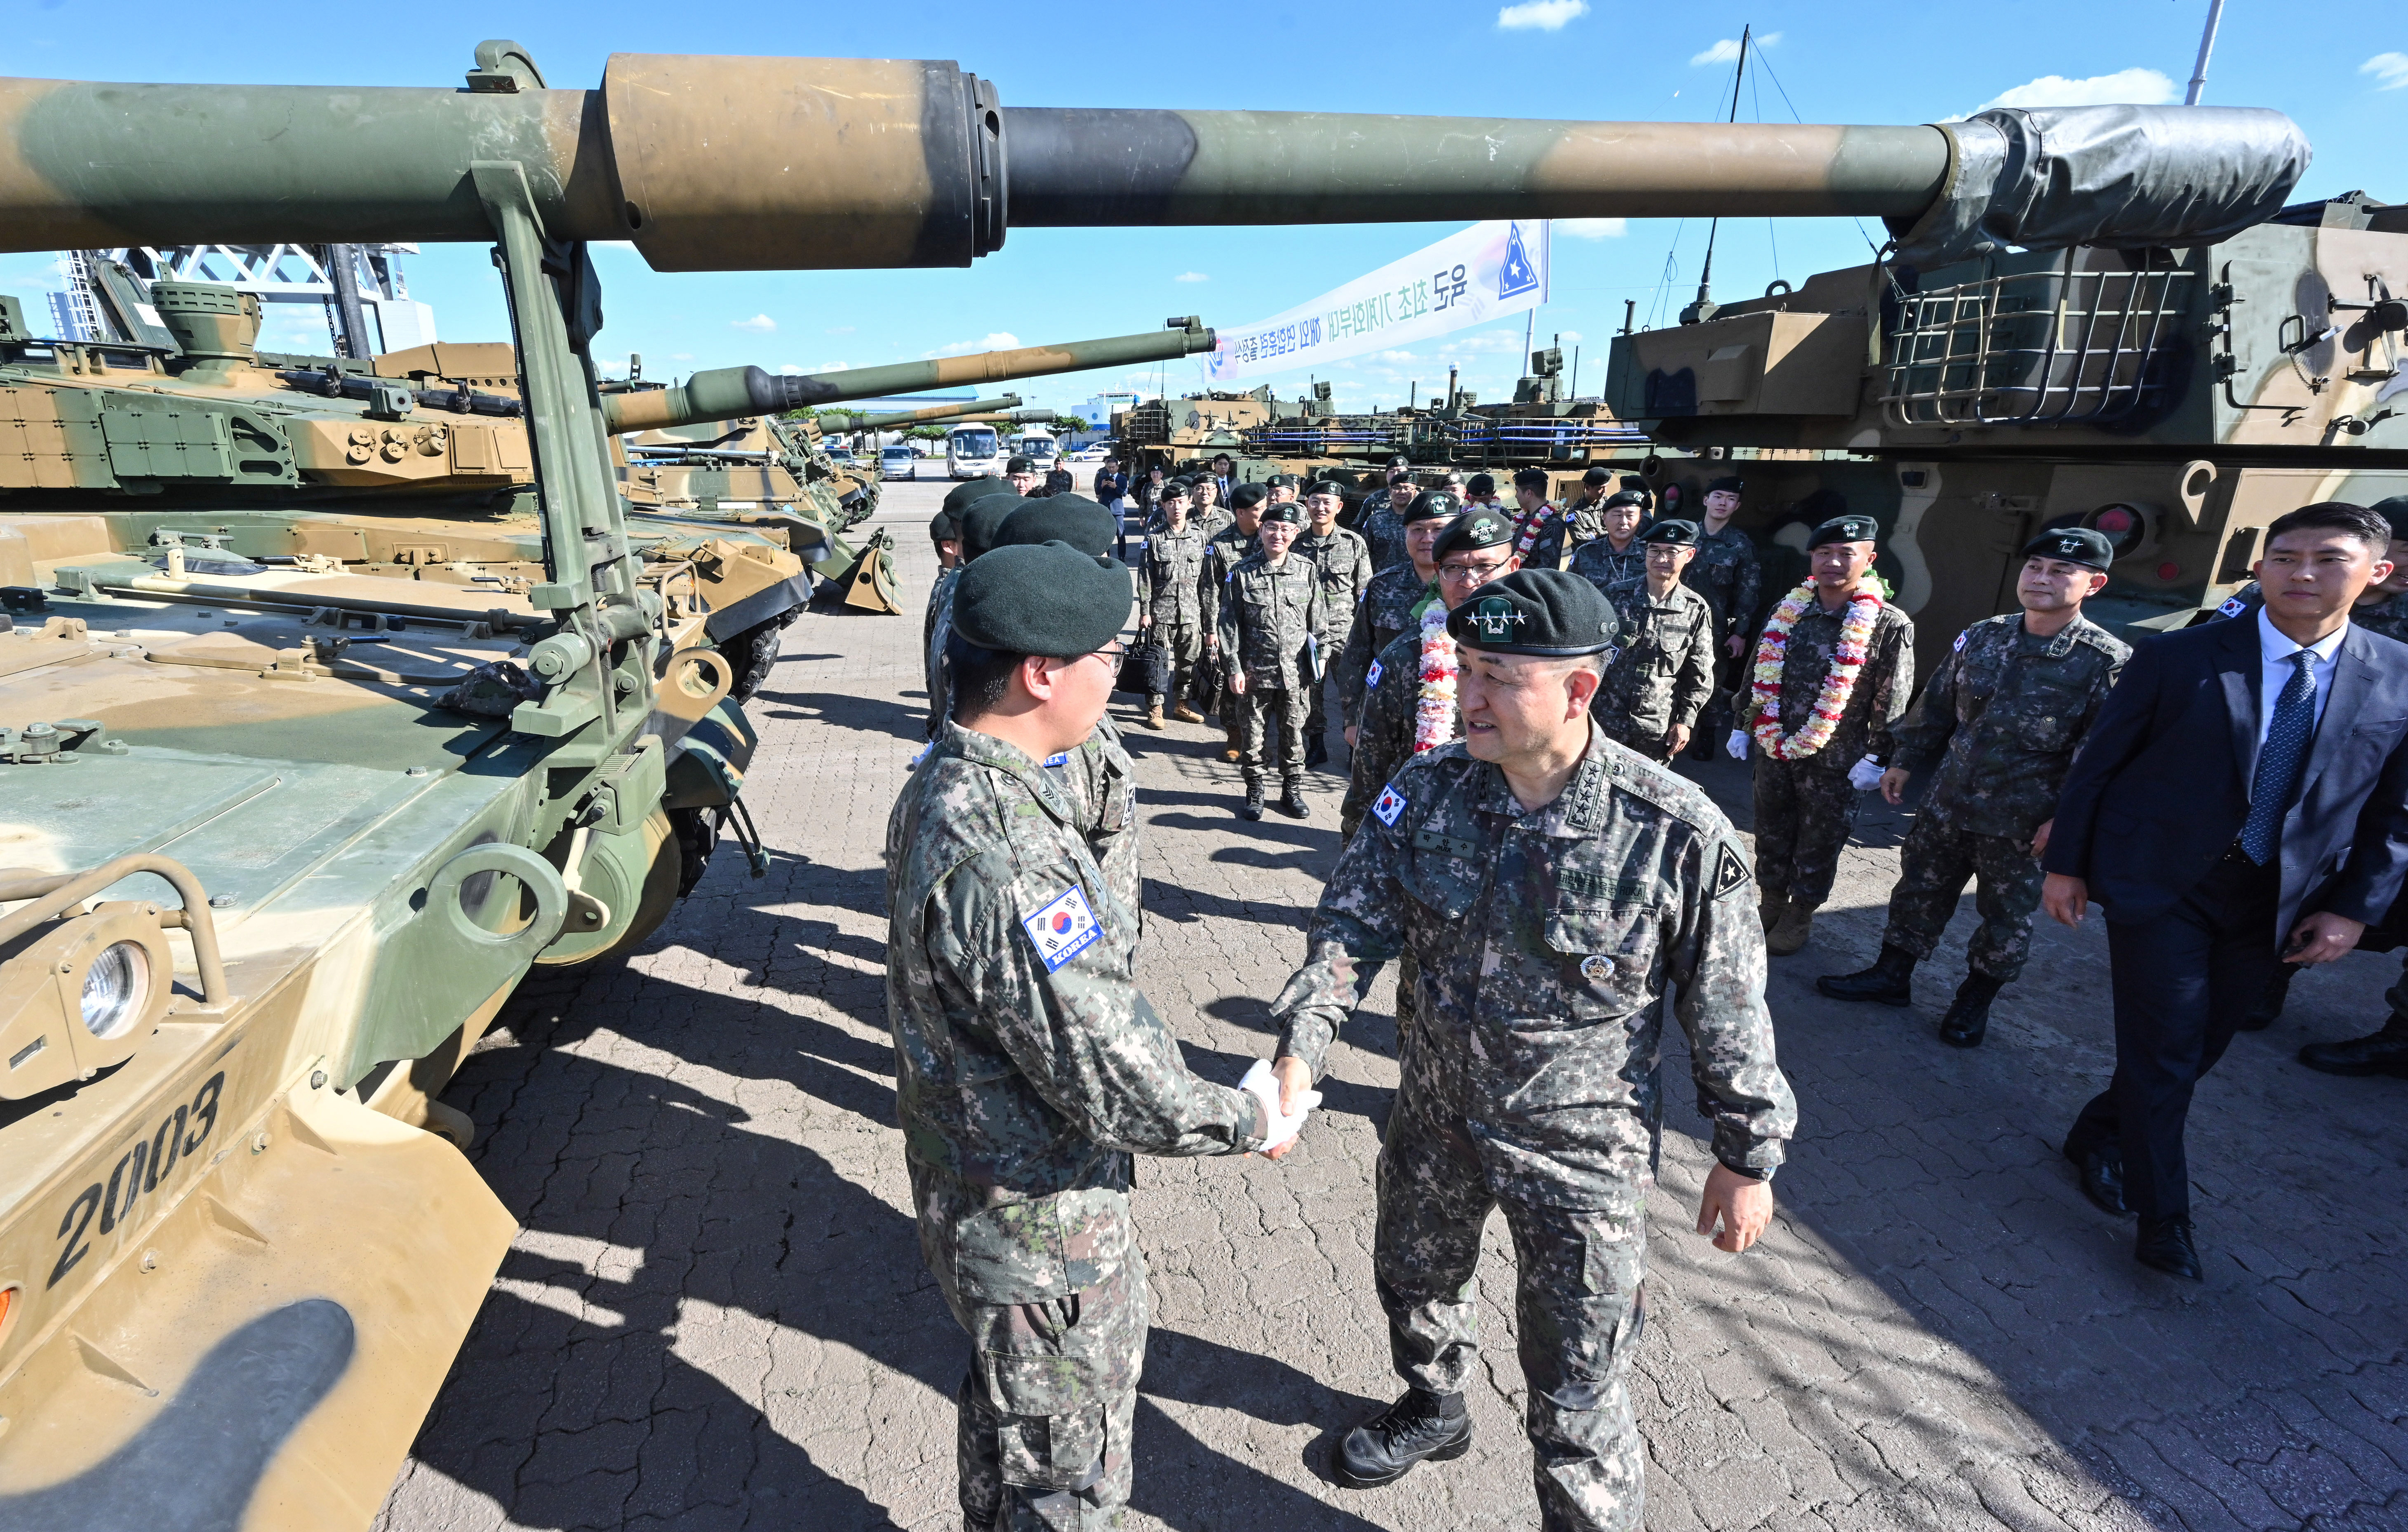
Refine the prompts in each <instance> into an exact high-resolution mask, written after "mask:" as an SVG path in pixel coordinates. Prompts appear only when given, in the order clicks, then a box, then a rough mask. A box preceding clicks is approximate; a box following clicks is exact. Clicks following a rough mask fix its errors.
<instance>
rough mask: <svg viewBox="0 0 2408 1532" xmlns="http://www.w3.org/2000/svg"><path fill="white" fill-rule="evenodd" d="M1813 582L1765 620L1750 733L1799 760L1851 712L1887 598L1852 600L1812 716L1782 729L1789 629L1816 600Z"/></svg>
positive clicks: (1865, 595) (1781, 755)
mask: <svg viewBox="0 0 2408 1532" xmlns="http://www.w3.org/2000/svg"><path fill="white" fill-rule="evenodd" d="M1814 599H1815V597H1814V586H1813V582H1812V581H1809V582H1808V583H1806V584H1803V585H1800V586H1799V587H1798V588H1797V589H1796V590H1794V591H1792V592H1790V593H1789V594H1788V595H1786V596H1785V597H1783V598H1782V602H1781V605H1780V606H1778V607H1775V608H1774V609H1772V615H1771V617H1770V618H1769V619H1767V620H1766V622H1765V624H1764V637H1762V638H1761V639H1759V640H1757V642H1756V672H1755V686H1754V689H1753V690H1754V696H1755V702H1756V721H1755V723H1754V724H1753V725H1751V729H1750V732H1751V733H1753V734H1754V735H1755V736H1756V743H1757V744H1758V745H1760V746H1762V747H1763V749H1764V753H1766V754H1767V755H1770V756H1771V757H1772V758H1773V759H1774V760H1776V761H1799V760H1803V759H1805V758H1806V757H1807V756H1809V755H1812V754H1813V753H1814V752H1817V751H1819V750H1821V749H1822V748H1823V747H1824V746H1825V745H1828V744H1829V743H1830V742H1831V735H1832V733H1833V732H1834V731H1835V730H1837V729H1838V728H1839V726H1840V716H1841V715H1842V713H1845V712H1846V711H1847V710H1848V698H1849V697H1850V696H1851V695H1853V694H1855V692H1856V676H1857V674H1858V673H1859V672H1860V671H1862V670H1863V669H1864V667H1865V654H1866V650H1865V641H1866V640H1867V639H1868V638H1870V637H1872V631H1873V623H1874V621H1875V620H1876V619H1878V618H1879V617H1880V616H1881V607H1882V601H1881V597H1880V596H1878V595H1875V594H1873V593H1872V592H1871V591H1859V592H1857V593H1856V594H1854V595H1852V596H1850V597H1849V598H1848V615H1847V617H1846V618H1845V619H1844V620H1843V621H1842V623H1840V642H1839V647H1838V649H1837V650H1836V651H1834V652H1833V653H1832V656H1831V668H1830V670H1829V671H1828V673H1826V674H1825V675H1824V677H1823V686H1822V690H1821V691H1819V692H1818V693H1816V694H1815V696H1814V709H1813V712H1811V713H1810V714H1808V715H1807V719H1806V723H1805V726H1804V727H1802V728H1800V729H1799V731H1798V732H1797V733H1796V734H1791V735H1784V734H1783V733H1782V732H1781V670H1782V666H1783V663H1784V662H1785V659H1786V658H1787V656H1788V653H1789V630H1790V629H1791V628H1793V627H1796V626H1797V625H1798V619H1799V618H1800V617H1802V616H1804V615H1805V614H1806V609H1807V608H1808V606H1810V605H1812V604H1813V601H1814Z"/></svg>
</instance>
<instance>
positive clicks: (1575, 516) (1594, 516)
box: [1564, 494, 1607, 544]
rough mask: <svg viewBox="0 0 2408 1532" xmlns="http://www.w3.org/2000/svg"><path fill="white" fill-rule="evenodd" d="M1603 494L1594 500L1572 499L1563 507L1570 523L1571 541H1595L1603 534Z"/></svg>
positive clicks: (1583, 542) (1604, 497)
mask: <svg viewBox="0 0 2408 1532" xmlns="http://www.w3.org/2000/svg"><path fill="white" fill-rule="evenodd" d="M1606 498H1607V497H1606V496H1605V495H1602V494H1600V495H1598V497H1597V498H1596V499H1594V500H1574V501H1573V502H1571V504H1570V505H1568V506H1566V507H1564V515H1565V517H1566V518H1567V519H1569V520H1570V522H1571V523H1572V541H1573V542H1575V543H1580V544H1587V543H1592V542H1595V541H1596V540H1597V539H1598V538H1599V537H1604V536H1605V502H1606Z"/></svg>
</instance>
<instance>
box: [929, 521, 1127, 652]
mask: <svg viewBox="0 0 2408 1532" xmlns="http://www.w3.org/2000/svg"><path fill="white" fill-rule="evenodd" d="M1134 599H1135V596H1134V595H1133V594H1132V590H1131V587H1130V584H1129V574H1128V566H1126V565H1125V564H1122V563H1120V562H1118V561H1117V560H1114V559H1109V558H1102V557H1099V556H1096V555H1093V554H1088V553H1082V552H1081V551H1078V550H1077V549H1075V548H1073V547H1071V546H1070V545H1069V544H1068V543H1065V542H1049V543H1034V544H1031V543H1021V544H1018V545H1015V546H1013V547H1011V548H998V549H996V551H994V552H992V553H989V554H987V555H985V556H984V557H982V558H980V559H977V560H974V561H973V562H972V563H971V565H970V566H969V567H968V568H967V569H965V570H963V571H962V578H961V582H960V583H959V584H957V585H955V586H954V587H953V631H954V632H956V633H958V634H960V635H961V636H962V639H963V641H964V642H966V643H971V644H976V645H977V646H978V647H979V648H981V649H984V650H988V651H993V652H995V653H997V654H1041V655H1043V656H1044V657H1046V658H1047V659H1053V660H1069V659H1076V658H1078V657H1079V656H1080V655H1082V654H1092V653H1094V652H1095V651H1097V650H1099V649H1101V648H1103V647H1104V645H1106V644H1108V643H1110V642H1111V638H1112V635H1114V634H1116V633H1118V632H1119V631H1120V630H1121V627H1122V624H1124V623H1126V622H1127V621H1128V614H1129V604H1130V603H1131V602H1132V601H1133V600H1134Z"/></svg>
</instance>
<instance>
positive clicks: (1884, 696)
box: [1691, 564, 1914, 771]
mask: <svg viewBox="0 0 2408 1532" xmlns="http://www.w3.org/2000/svg"><path fill="white" fill-rule="evenodd" d="M1691 567H1692V568H1694V567H1696V566H1695V565H1694V564H1693V565H1692V566H1691ZM1846 612H1847V609H1846V608H1845V607H1842V609H1840V610H1839V611H1836V612H1829V611H1825V610H1824V609H1823V604H1822V603H1821V602H1820V601H1816V600H1813V599H1811V598H1810V599H1809V600H1808V602H1807V605H1806V611H1805V614H1804V615H1803V616H1801V617H1799V619H1798V623H1797V625H1796V626H1794V627H1792V628H1791V629H1790V630H1789V651H1788V657H1787V661H1786V663H1785V664H1784V665H1783V666H1782V667H1781V730H1782V732H1783V733H1784V734H1795V733H1796V732H1797V731H1798V730H1799V729H1802V728H1804V727H1805V726H1806V719H1807V716H1808V715H1809V714H1811V713H1812V712H1813V710H1814V699H1815V697H1816V696H1818V695H1820V694H1821V693H1822V690H1823V678H1824V677H1825V676H1827V675H1828V674H1829V673H1830V670H1831V659H1832V656H1833V655H1834V654H1835V653H1837V652H1838V651H1839V647H1840V624H1841V623H1842V621H1843V620H1844V618H1845V617H1846ZM1913 702H1914V619H1913V618H1911V617H1909V616H1907V615H1906V613H1904V612H1902V611H1900V610H1899V609H1897V608H1896V607H1893V606H1891V605H1890V604H1889V603H1888V602H1886V601H1885V602H1883V603H1882V608H1881V615H1880V616H1879V617H1877V618H1875V619H1874V620H1873V630H1872V632H1871V635H1869V636H1868V637H1866V639H1865V665H1864V668H1863V669H1861V670H1859V671H1857V672H1856V688H1855V690H1853V691H1851V692H1850V693H1849V694H1848V707H1847V710H1846V711H1845V712H1843V713H1842V714H1841V715H1840V726H1839V727H1838V728H1837V729H1835V730H1833V731H1832V734H1831V738H1830V742H1829V743H1828V744H1826V745H1825V746H1824V747H1823V748H1822V749H1821V750H1819V751H1817V752H1814V753H1813V755H1811V756H1809V757H1807V759H1808V760H1810V761H1813V763H1814V764H1815V765H1816V766H1820V767H1822V768H1823V769H1826V770H1830V771H1845V770H1847V769H1848V768H1849V767H1850V766H1855V765H1856V762H1857V761H1858V760H1860V759H1861V758H1863V757H1864V756H1866V755H1871V756H1874V757H1876V758H1877V759H1880V760H1884V761H1886V760H1888V759H1889V752H1890V731H1891V730H1892V729H1894V728H1896V727H1897V726H1898V721H1899V719H1900V718H1902V717H1904V716H1905V714H1906V709H1907V707H1908V705H1909V704H1911V703H1913ZM1741 705H1742V707H1744V706H1746V694H1745V693H1743V692H1742V694H1741ZM1747 716H1748V717H1749V718H1750V719H1753V718H1754V716H1755V714H1754V713H1753V712H1752V711H1751V712H1750V713H1749V714H1748V715H1747Z"/></svg>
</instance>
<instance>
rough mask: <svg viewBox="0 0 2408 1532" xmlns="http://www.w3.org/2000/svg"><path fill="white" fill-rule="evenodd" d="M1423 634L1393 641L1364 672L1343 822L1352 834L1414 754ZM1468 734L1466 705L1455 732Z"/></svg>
mask: <svg viewBox="0 0 2408 1532" xmlns="http://www.w3.org/2000/svg"><path fill="white" fill-rule="evenodd" d="M1421 703H1422V636H1421V630H1420V629H1419V628H1418V627H1416V628H1414V629H1412V631H1410V632H1406V633H1400V634H1398V635H1397V636H1396V637H1394V638H1391V639H1389V640H1388V647H1387V648H1385V649H1383V650H1382V651H1380V654H1379V658H1377V659H1375V660H1373V661H1372V662H1371V667H1370V668H1369V670H1366V671H1365V672H1364V673H1363V705H1362V707H1361V709H1359V710H1357V712H1356V713H1355V764H1354V767H1353V772H1352V774H1351V775H1350V776H1349V777H1348V779H1347V781H1346V798H1345V801H1344V802H1343V803H1341V804H1340V805H1339V808H1338V825H1339V828H1340V831H1341V832H1343V833H1344V834H1345V836H1346V837H1347V838H1349V839H1352V838H1354V835H1355V826H1356V825H1358V824H1360V823H1363V818H1364V816H1365V815H1367V814H1369V812H1370V811H1371V805H1372V803H1373V802H1374V801H1375V800H1376V799H1378V797H1379V796H1380V789H1382V788H1383V787H1385V786H1387V785H1388V781H1389V779H1391V778H1393V777H1394V776H1396V774H1397V772H1398V768H1399V767H1401V766H1403V765H1404V764H1405V763H1406V762H1407V761H1409V760H1411V759H1412V753H1413V720H1414V719H1415V718H1416V717H1417V716H1419V714H1420V712H1421ZM1453 737H1455V738H1457V739H1460V738H1462V737H1463V709H1460V708H1458V709H1455V734H1454V735H1453Z"/></svg>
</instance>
